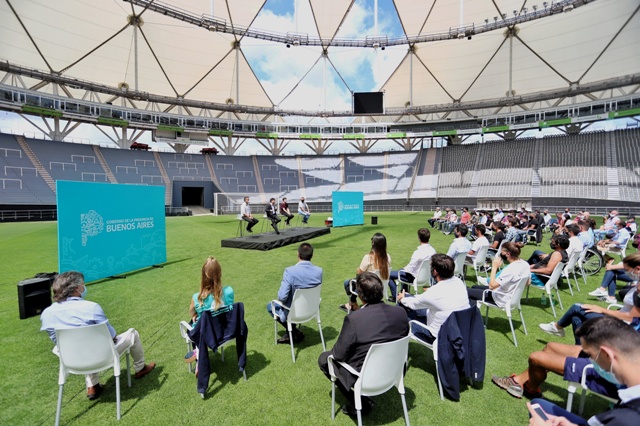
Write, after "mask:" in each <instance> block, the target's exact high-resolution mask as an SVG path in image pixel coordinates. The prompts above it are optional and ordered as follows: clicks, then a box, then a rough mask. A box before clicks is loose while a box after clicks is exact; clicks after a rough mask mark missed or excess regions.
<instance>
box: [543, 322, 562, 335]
mask: <svg viewBox="0 0 640 426" xmlns="http://www.w3.org/2000/svg"><path fill="white" fill-rule="evenodd" d="M540 328H541V329H542V331H544V332H545V333H549V334H553V335H554V336H559V337H564V329H560V330H558V327H556V323H555V322H550V323H549V324H540Z"/></svg>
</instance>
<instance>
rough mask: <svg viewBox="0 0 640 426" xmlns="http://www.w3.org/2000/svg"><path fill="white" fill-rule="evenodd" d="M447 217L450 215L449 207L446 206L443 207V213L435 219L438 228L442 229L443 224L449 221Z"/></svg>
mask: <svg viewBox="0 0 640 426" xmlns="http://www.w3.org/2000/svg"><path fill="white" fill-rule="evenodd" d="M449 217H451V209H450V208H449V207H446V208H445V209H444V215H443V216H441V217H440V219H438V220H437V221H436V223H437V224H438V229H442V228H443V227H444V224H445V223H447V222H448V221H449Z"/></svg>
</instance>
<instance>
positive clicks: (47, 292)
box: [18, 278, 52, 319]
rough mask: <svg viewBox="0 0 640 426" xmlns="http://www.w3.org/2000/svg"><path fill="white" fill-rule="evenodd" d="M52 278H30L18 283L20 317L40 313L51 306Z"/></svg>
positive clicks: (23, 317)
mask: <svg viewBox="0 0 640 426" xmlns="http://www.w3.org/2000/svg"><path fill="white" fill-rule="evenodd" d="M51 284H52V280H51V279H50V278H29V279H27V280H23V281H20V282H19V283H18V307H19V309H20V319H25V318H29V317H33V316H36V315H40V314H41V313H42V311H43V310H44V309H45V308H46V307H48V306H51Z"/></svg>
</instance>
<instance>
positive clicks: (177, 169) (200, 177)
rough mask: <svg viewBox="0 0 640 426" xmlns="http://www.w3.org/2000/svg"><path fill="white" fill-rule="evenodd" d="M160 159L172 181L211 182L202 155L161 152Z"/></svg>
mask: <svg viewBox="0 0 640 426" xmlns="http://www.w3.org/2000/svg"><path fill="white" fill-rule="evenodd" d="M160 159H161V160H162V163H163V165H164V169H165V171H166V172H167V175H168V176H169V180H171V181H174V180H188V181H211V174H210V173H209V168H208V167H207V164H206V162H205V157H204V155H202V154H179V153H170V152H161V153H160Z"/></svg>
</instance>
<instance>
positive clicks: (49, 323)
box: [40, 271, 156, 400]
mask: <svg viewBox="0 0 640 426" xmlns="http://www.w3.org/2000/svg"><path fill="white" fill-rule="evenodd" d="M52 289H53V301H54V303H53V304H52V305H51V306H49V307H48V308H46V309H45V310H44V311H42V315H41V316H40V321H41V322H42V327H40V330H45V331H46V332H47V334H49V338H50V339H51V341H53V343H54V344H55V343H57V342H56V329H62V328H73V327H84V326H87V325H94V324H102V323H106V324H107V328H108V329H109V332H110V333H111V337H112V338H113V343H114V344H115V347H116V350H117V351H118V353H123V352H124V351H125V350H126V349H127V348H129V347H130V348H131V349H130V352H131V357H132V358H133V369H134V370H135V372H136V373H135V375H134V377H135V378H136V379H141V378H143V377H144V376H146V375H147V374H148V373H150V372H151V370H153V369H154V368H155V367H156V364H155V363H154V362H151V363H149V364H145V361H144V349H142V341H141V340H140V335H139V334H138V331H137V330H136V329H134V328H130V329H128V330H127V331H125V332H124V333H121V334H117V333H116V330H115V329H114V328H113V327H112V326H111V324H110V323H109V320H108V319H107V316H106V315H105V313H104V311H103V310H102V307H100V305H98V304H97V303H95V302H90V301H88V300H85V297H86V295H87V286H86V285H85V283H84V275H82V273H80V272H75V271H69V272H63V273H62V274H60V275H58V276H57V277H56V279H55V281H54V282H53V286H52ZM56 349H57V347H56ZM56 349H54V352H55V353H56V354H57V352H56ZM85 381H86V384H87V398H88V399H89V400H94V399H96V398H98V397H99V396H100V394H101V393H102V390H103V386H102V385H101V384H100V376H99V375H98V373H94V374H87V375H86V376H85Z"/></svg>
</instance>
